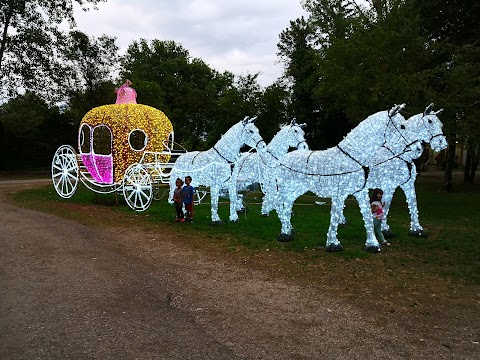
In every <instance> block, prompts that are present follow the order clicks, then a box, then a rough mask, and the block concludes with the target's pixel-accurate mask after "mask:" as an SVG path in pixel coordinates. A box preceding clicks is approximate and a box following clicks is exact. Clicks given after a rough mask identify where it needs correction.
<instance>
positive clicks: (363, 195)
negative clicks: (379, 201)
mask: <svg viewBox="0 0 480 360" xmlns="http://www.w3.org/2000/svg"><path fill="white" fill-rule="evenodd" d="M355 198H356V199H357V201H358V205H359V207H360V212H361V213H362V217H363V223H364V225H365V230H366V231H367V241H366V242H365V250H366V251H367V252H369V253H373V254H376V253H379V252H380V251H381V250H380V244H379V243H378V240H377V238H376V237H375V232H374V230H373V216H372V210H371V207H370V201H369V198H368V189H363V190H361V191H359V192H358V193H356V194H355Z"/></svg>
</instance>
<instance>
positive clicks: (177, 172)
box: [168, 117, 266, 224]
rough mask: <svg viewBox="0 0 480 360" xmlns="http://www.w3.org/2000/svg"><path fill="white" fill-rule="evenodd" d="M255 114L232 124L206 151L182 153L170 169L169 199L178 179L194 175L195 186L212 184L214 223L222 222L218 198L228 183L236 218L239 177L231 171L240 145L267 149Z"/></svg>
mask: <svg viewBox="0 0 480 360" xmlns="http://www.w3.org/2000/svg"><path fill="white" fill-rule="evenodd" d="M255 120H256V118H248V117H246V118H245V119H244V120H242V121H240V122H238V123H237V124H235V125H234V126H232V127H231V128H230V129H229V130H228V131H227V132H226V133H225V134H224V135H223V136H222V138H221V139H220V140H219V141H218V142H217V143H216V144H215V145H214V146H213V147H212V148H211V149H209V150H207V151H192V152H188V153H186V154H184V155H181V156H180V157H179V158H178V159H177V161H175V165H174V167H173V169H172V171H171V173H170V194H169V197H168V199H169V201H172V200H171V199H173V191H174V189H175V180H176V179H177V178H182V179H183V178H185V176H187V175H189V176H191V177H192V186H194V187H197V186H199V185H204V186H208V187H210V194H211V214H212V223H214V224H218V223H221V219H220V217H219V216H218V198H219V195H220V191H221V189H222V188H224V187H227V188H228V192H229V195H230V221H237V220H238V215H237V212H236V194H237V192H236V185H237V178H236V176H235V174H232V166H233V164H234V163H235V162H236V161H237V160H238V159H239V156H240V148H241V147H242V146H243V145H248V146H250V147H252V148H255V149H256V150H257V151H258V152H260V153H262V152H265V151H266V146H265V142H264V141H263V139H262V137H261V136H260V133H259V131H258V128H257V127H256V126H255V124H254V123H255Z"/></svg>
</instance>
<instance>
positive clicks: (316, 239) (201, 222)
mask: <svg viewBox="0 0 480 360" xmlns="http://www.w3.org/2000/svg"><path fill="white" fill-rule="evenodd" d="M421 181H422V179H419V185H418V186H417V199H418V207H419V212H420V222H421V224H422V226H423V227H424V228H425V229H427V230H428V233H429V236H428V237H427V238H422V239H418V238H415V237H412V236H409V226H410V216H409V213H408V208H407V205H406V202H405V196H404V195H403V192H402V191H401V190H397V192H396V193H395V197H394V201H393V204H392V208H391V211H390V217H389V224H390V227H391V229H392V230H393V231H394V233H395V234H396V235H397V237H396V238H394V239H393V240H392V241H391V242H392V246H390V247H387V248H385V249H384V252H383V253H382V254H381V255H370V254H367V253H366V252H365V251H364V243H365V239H366V235H365V228H364V225H363V221H362V219H361V215H360V212H359V208H358V205H357V202H356V201H355V200H352V199H349V200H347V206H346V208H345V216H346V217H347V219H348V221H349V224H348V226H346V227H342V228H339V230H338V238H339V240H340V241H341V243H342V245H343V248H344V250H343V251H342V252H338V253H326V252H325V251H323V250H322V247H323V245H324V244H325V240H326V233H327V230H328V226H329V217H330V214H329V212H330V206H329V205H328V203H327V204H326V205H315V204H314V201H315V200H319V199H317V198H315V197H312V196H307V197H303V198H301V199H299V201H298V202H297V203H296V204H295V206H294V216H293V217H292V225H293V226H294V228H295V231H296V233H295V240H294V241H292V242H290V243H280V242H278V241H277V240H276V238H277V236H278V235H279V233H280V228H281V226H280V222H279V220H278V217H277V216H276V213H275V212H272V213H271V216H270V217H268V218H266V217H262V216H260V207H261V205H260V204H259V203H260V197H261V195H260V194H249V195H248V196H247V197H246V209H247V211H246V213H245V214H240V215H239V217H240V220H239V221H238V222H237V223H230V222H228V204H227V203H221V204H220V206H219V215H220V217H221V218H222V219H223V220H224V223H223V224H222V225H220V226H211V220H210V204H209V203H208V199H206V202H204V203H202V204H200V205H198V206H195V222H194V223H193V224H175V226H178V225H180V226H185V227H188V228H185V229H184V230H183V231H192V232H193V231H194V232H198V233H199V234H202V235H203V236H204V237H205V238H207V239H214V240H215V241H217V242H220V243H221V244H223V246H224V247H225V248H226V249H227V250H229V249H230V250H235V249H238V248H241V249H243V250H245V251H247V252H251V253H256V252H260V251H266V250H267V249H268V250H269V251H279V252H292V253H296V254H297V255H301V256H303V258H304V261H305V262H306V263H309V262H315V261H319V260H321V259H327V260H326V261H331V259H338V260H339V261H347V262H348V261H352V260H356V259H363V260H366V261H370V262H372V263H378V262H383V263H384V264H385V266H387V267H391V268H399V267H409V268H410V269H411V270H412V271H415V269H418V271H426V272H428V273H429V274H431V275H433V276H441V277H446V278H447V277H448V278H453V279H458V280H462V281H465V282H467V283H476V284H480V216H478V209H479V204H480V192H479V191H478V187H477V188H476V189H474V191H471V190H472V189H469V191H466V192H462V191H457V192H455V193H445V192H441V191H439V190H438V189H439V188H440V185H439V184H433V183H422V182H421ZM15 199H16V201H17V202H19V203H21V204H24V205H25V206H29V207H36V208H40V207H42V208H45V207H46V204H51V205H54V204H55V203H72V204H79V205H85V206H92V207H94V206H95V207H100V208H102V209H106V210H108V211H110V210H111V211H115V212H120V213H124V214H125V215H126V216H135V218H136V219H137V220H138V221H139V222H140V221H145V222H147V223H155V224H159V223H163V224H166V225H167V226H170V225H171V226H174V225H173V219H174V217H175V210H174V208H173V206H171V205H169V204H168V203H167V201H166V198H164V199H162V200H160V201H153V203H152V205H151V206H150V208H149V209H148V210H146V211H145V212H142V213H135V212H133V211H132V210H131V209H130V208H129V207H128V206H127V205H126V204H125V202H124V201H123V200H120V201H119V206H116V201H115V196H114V195H111V194H110V195H98V194H95V193H93V192H91V191H90V190H88V189H86V188H84V187H83V186H79V189H78V190H77V192H76V193H75V194H74V196H73V197H72V198H70V199H67V200H65V199H61V198H60V197H59V196H58V195H57V194H56V193H55V191H54V189H53V187H51V186H49V187H45V188H37V189H32V190H28V191H24V192H21V193H18V194H16V195H15ZM119 199H120V197H119ZM223 202H226V200H225V199H223ZM47 208H48V206H47ZM63 215H64V216H65V214H63ZM69 216H70V217H73V218H78V219H81V214H78V215H77V216H76V215H75V214H74V213H73V214H70V215H69ZM187 229H188V230H187ZM319 250H322V251H319Z"/></svg>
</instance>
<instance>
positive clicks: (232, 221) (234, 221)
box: [230, 219, 238, 223]
mask: <svg viewBox="0 0 480 360" xmlns="http://www.w3.org/2000/svg"><path fill="white" fill-rule="evenodd" d="M230 222H231V223H236V222H238V219H235V220H230Z"/></svg>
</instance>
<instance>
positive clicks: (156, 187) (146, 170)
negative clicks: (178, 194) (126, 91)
mask: <svg viewBox="0 0 480 360" xmlns="http://www.w3.org/2000/svg"><path fill="white" fill-rule="evenodd" d="M185 152H186V151H185V150H184V149H182V150H175V151H173V150H172V151H162V152H149V151H145V152H144V153H143V154H142V158H141V159H140V160H139V162H138V163H134V164H131V165H130V166H129V167H128V168H127V170H126V171H125V174H124V176H123V178H122V179H121V181H118V182H114V183H112V184H102V183H99V182H98V181H96V180H95V179H94V178H93V176H92V175H91V174H90V172H89V171H88V170H87V167H86V166H85V164H84V163H83V160H82V157H81V156H80V155H78V154H77V153H76V152H75V150H74V148H73V147H72V146H70V145H62V146H60V147H59V148H58V150H57V151H56V152H55V155H54V157H53V161H52V180H53V185H54V187H55V191H56V192H57V193H58V195H60V196H61V197H62V198H64V199H67V198H70V197H71V196H73V194H74V193H75V191H76V190H77V187H78V183H79V181H81V182H82V184H83V185H85V187H86V188H88V189H89V190H91V191H93V192H95V193H99V194H115V195H118V194H122V195H123V197H124V198H125V201H126V203H127V205H128V206H129V207H130V208H131V209H133V210H135V211H138V212H141V211H145V210H147V209H148V208H149V207H150V205H151V203H152V201H153V200H160V199H162V198H163V197H165V195H166V194H168V191H169V188H168V184H169V181H170V173H171V170H172V168H173V166H174V165H175V161H176V160H177V158H178V157H179V156H180V155H182V154H184V153H185ZM164 158H168V159H169V160H168V162H162V161H161V160H160V159H164ZM206 194H207V192H206V191H203V190H197V191H196V194H195V203H197V204H198V203H200V202H201V201H202V200H203V199H204V198H205V196H206Z"/></svg>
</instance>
